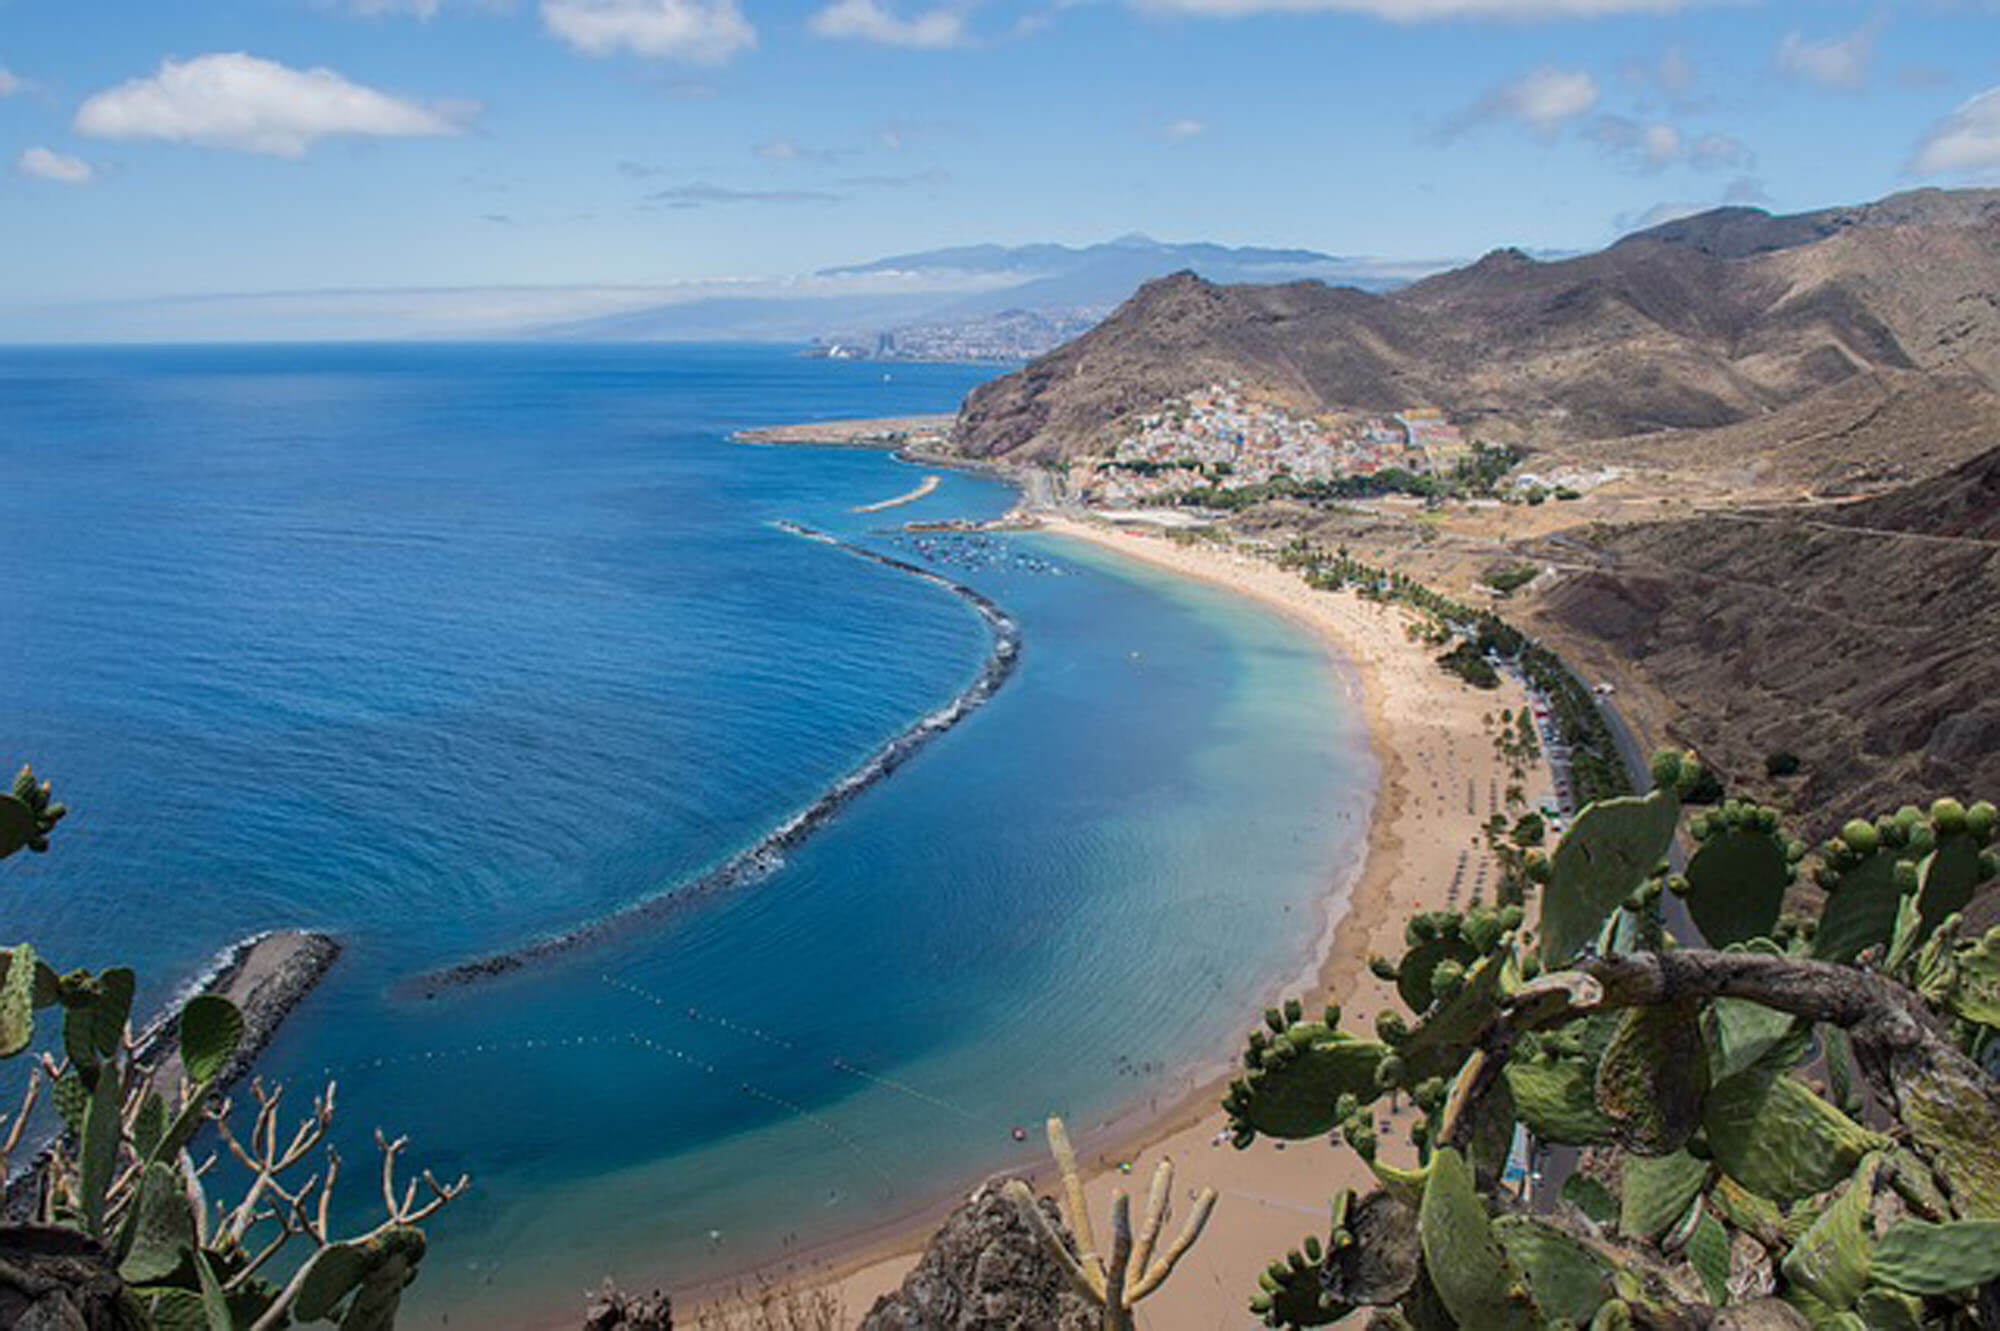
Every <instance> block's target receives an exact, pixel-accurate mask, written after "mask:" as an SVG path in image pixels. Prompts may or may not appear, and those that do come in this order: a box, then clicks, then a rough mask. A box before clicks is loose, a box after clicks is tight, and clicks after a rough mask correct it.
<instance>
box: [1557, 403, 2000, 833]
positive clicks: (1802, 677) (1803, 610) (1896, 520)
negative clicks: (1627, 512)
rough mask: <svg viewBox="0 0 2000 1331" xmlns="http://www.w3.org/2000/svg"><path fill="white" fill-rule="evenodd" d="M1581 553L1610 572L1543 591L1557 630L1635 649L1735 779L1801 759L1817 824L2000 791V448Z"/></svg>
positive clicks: (1611, 540) (1681, 734) (1690, 733)
mask: <svg viewBox="0 0 2000 1331" xmlns="http://www.w3.org/2000/svg"><path fill="white" fill-rule="evenodd" d="M1993 435H1994V438H1995V442H2000V422H1996V423H1995V426H1994V429H1993ZM1580 549H1588V550H1590V551H1591V552H1593V553H1594V554H1595V556H1596V557H1597V559H1598V560H1599V561H1600V563H1601V568H1600V569H1599V570H1598V571H1594V572H1584V573H1575V574H1571V575H1569V576H1568V577H1567V578H1566V579H1565V580H1564V581H1562V582H1561V583H1560V584H1559V585H1557V586H1556V587H1554V588H1552V589H1551V590H1550V591H1549V592H1548V593H1546V595H1545V596H1544V597H1543V598H1542V601H1541V603H1540V607H1539V611H1538V613H1539V616H1540V617H1541V618H1542V619H1543V621H1544V623H1545V624H1546V626H1547V627H1548V628H1550V629H1551V630H1553V631H1554V632H1555V634H1556V636H1557V637H1558V638H1562V637H1566V636H1570V635H1579V636H1583V637H1586V638H1589V639H1593V640H1595V641H1596V642H1597V643H1599V644H1601V645H1602V646H1603V647H1604V648H1606V649H1608V650H1610V651H1612V652H1615V653H1617V654H1619V655H1621V656H1623V657H1625V658H1627V659H1628V660H1630V661H1631V662H1632V663H1633V665H1634V666H1636V667H1637V669H1638V671H1639V673H1640V674H1641V675H1643V676H1644V677H1645V678H1646V679H1647V680H1648V681H1649V683H1650V684H1652V685H1654V686H1656V687H1657V688H1658V689H1659V690H1660V691H1661V692H1662V693H1664V694H1665V695H1666V696H1667V697H1668V698H1669V699H1671V700H1672V702H1673V704H1674V705H1675V707H1676V709H1677V710H1678V716H1677V718H1676V720H1675V722H1674V730H1675V732H1676V735H1677V737H1678V738H1680V739H1683V740H1686V741H1690V742H1693V743H1695V744H1697V745H1698V746H1700V747H1701V748H1702V750H1703V751H1704V752H1705V753H1706V754H1708V755H1709V756H1710V757H1711V758H1713V759H1714V760H1715V761H1717V762H1718V764H1719V765H1720V766H1721V768H1722V770H1723V771H1724V772H1726V773H1729V774H1731V775H1732V776H1735V777H1738V778H1742V777H1752V778H1757V779H1761V777H1762V775H1763V766H1764V758H1765V756H1766V755H1768V754H1770V753H1772V752H1775V751H1778V750H1790V751H1792V752H1795V753H1797V754H1799V755H1800V756H1801V757H1802V758H1804V760H1805V766H1804V770H1803V773H1802V775H1801V776H1800V777H1799V778H1797V784H1796V785H1795V787H1794V789H1793V794H1792V799H1791V803H1792V804H1793V805H1794V806H1795V807H1796V808H1797V809H1798V810H1799V811H1800V812H1801V813H1802V814H1803V815H1805V818H1804V823H1805V825H1807V826H1809V827H1810V828H1811V829H1812V830H1813V831H1814V832H1816V833H1825V832H1826V831H1827V830H1828V824H1829V822H1830V821H1831V820H1836V819H1838V818H1841V817H1844V816H1846V815H1847V814H1849V813H1852V812H1854V811H1856V810H1886V809H1892V808H1894V807H1896V806H1897V805H1899V804H1901V803H1904V802H1906V801H1909V800H1913V799H1917V798H1919V797H1922V796H1924V795H1925V793H1926V792H1929V793H1933V794H1934V793H1937V792H1940V791H1957V792H1961V793H1964V794H1967V795H1968V796H1981V795H1986V794H1989V793H1991V792H1993V791H1996V790H2000V651H1996V650H1995V644H1996V643H2000V448H1995V449H1993V450H1992V451H1989V452H1987V453H1985V454H1984V455H1982V456H1980V457H1978V458H1975V459H1973V460H1972V461H1970V462H1967V463H1965V464H1963V465H1961V466H1959V467H1957V468H1955V469H1953V470H1952V471H1950V472H1948V473H1946V474H1944V475H1941V476H1937V477H1934V478H1933V479H1931V480H1929V481H1925V482H1920V483H1918V484H1914V485H1909V486H1905V487H1903V488H1901V489H1899V490H1896V491H1893V492H1891V493H1889V494H1886V495H1883V496H1881V497H1878V498H1875V499H1871V500H1863V501H1859V502H1856V503H1853V504H1847V505H1840V506H1828V505H1811V506H1801V507H1797V508H1792V509H1786V510H1777V511H1763V512H1758V513H1745V514H1713V515H1709V516H1706V517H1700V518H1695V519H1691V520H1688V521H1683V522H1667V523H1655V524H1643V525H1635V526H1627V527H1615V528H1601V529H1598V530H1595V531H1589V532H1571V533H1566V534H1565V538H1564V541H1563V543H1562V553H1563V555H1564V557H1565V558H1569V559H1574V558H1575V557H1576V555H1577V553H1578V552H1579V550H1580Z"/></svg>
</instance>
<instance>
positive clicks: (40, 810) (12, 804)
mask: <svg viewBox="0 0 2000 1331" xmlns="http://www.w3.org/2000/svg"><path fill="white" fill-rule="evenodd" d="M68 812H69V809H68V808H67V807H66V806H64V805H61V804H56V803H54V802H52V801H51V800H50V798H49V783H48V782H46V781H37V780H35V773H34V771H33V769H31V768H29V767H26V766H23V767H22V768H21V770H20V772H19V773H17V774H16V775H15V777H14V786H13V789H12V790H11V791H9V792H6V793H4V794H0V860H4V859H6V858H7V857H8V856H9V855H12V854H13V853H14V852H15V851H17V850H30V851H34V852H36V853H38V854H39V853H42V852H45V851H47V850H48V848H49V833H50V832H52V831H54V830H55V826H56V824H57V823H59V822H61V821H62V819H63V815H64V814H66V813H68Z"/></svg>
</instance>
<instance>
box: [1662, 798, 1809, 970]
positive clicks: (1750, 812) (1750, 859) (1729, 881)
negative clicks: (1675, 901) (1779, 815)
mask: <svg viewBox="0 0 2000 1331" xmlns="http://www.w3.org/2000/svg"><path fill="white" fill-rule="evenodd" d="M1769 812H1770V811H1769V810H1762V809H1758V808H1756V807H1755V806H1754V805H1750V806H1736V805H1725V806H1724V807H1723V811H1722V813H1721V815H1720V816H1717V817H1711V818H1709V819H1707V820H1705V822H1704V830H1705V831H1706V832H1707V833H1708V835H1707V836H1705V837H1703V838H1702V842H1701V847H1700V849H1698V850H1696V851H1695V853H1694V854H1693V856H1691V857H1690V858H1689V860H1688V865H1687V906H1688V913H1689V914H1690V915H1692V916H1693V917H1694V922H1695V927H1696V928H1698V929H1700V930H1701V936H1702V937H1703V938H1705V939H1707V940H1708V944H1709V946H1710V947H1727V946H1729V945H1730V944H1731V943H1741V942H1745V941H1747V940H1749V939H1752V938H1764V937H1768V936H1769V935H1770V933H1771V930H1772V929H1773V928H1774V927H1775V926H1776V925H1777V923H1778V912H1779V910H1780V909H1781V908H1782V907H1783V905H1784V900H1785V889H1786V888H1787V887H1789V886H1790V885H1791V882H1792V860H1791V856H1790V853H1789V852H1790V847H1789V845H1788V843H1787V841H1786V839H1785V837H1784V836H1783V834H1782V833H1780V832H1779V831H1778V830H1777V822H1776V818H1775V816H1770V817H1767V816H1766V815H1768V814H1769Z"/></svg>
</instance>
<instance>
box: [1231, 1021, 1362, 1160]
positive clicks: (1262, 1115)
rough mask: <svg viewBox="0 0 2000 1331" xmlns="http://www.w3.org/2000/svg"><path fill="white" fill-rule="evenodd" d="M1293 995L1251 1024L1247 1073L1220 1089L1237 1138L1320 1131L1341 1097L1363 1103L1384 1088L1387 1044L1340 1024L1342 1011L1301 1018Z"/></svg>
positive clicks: (1295, 1136) (1297, 1136)
mask: <svg viewBox="0 0 2000 1331" xmlns="http://www.w3.org/2000/svg"><path fill="white" fill-rule="evenodd" d="M1301 1015H1302V1014H1301V1012H1300V1009H1299V1005H1298V1004H1297V1003H1296V1002H1293V1003H1289V1004H1287V1005H1286V1008H1285V1009H1284V1010H1283V1011H1278V1010H1275V1009H1274V1010H1273V1011H1272V1012H1270V1013H1268V1014H1266V1027H1267V1029H1264V1030H1259V1031H1255V1032H1252V1034H1251V1036H1250V1039H1249V1043H1248V1045H1247V1047H1246V1048H1245V1050H1244V1054H1243V1061H1244V1065H1245V1072H1244V1075H1243V1076H1241V1077H1239V1078H1237V1079H1236V1080H1235V1081H1233V1082H1231V1083H1230V1085H1229V1090H1228V1092H1227V1093H1226V1094H1225V1095H1224V1096H1223V1101H1222V1105H1223V1108H1224V1109H1226V1110H1228V1111H1229V1126H1230V1132H1231V1134H1232V1135H1233V1136H1234V1137H1235V1139H1236V1142H1237V1144H1238V1145H1239V1146H1247V1145H1249V1144H1250V1142H1251V1141H1253V1140H1255V1138H1256V1136H1257V1134H1258V1133H1262V1134H1264V1135H1265V1136H1267V1137H1276V1138H1278V1139H1280V1140H1283V1141H1300V1140H1303V1139H1305V1138H1308V1137H1323V1136H1325V1135H1326V1134H1327V1133H1328V1132H1329V1131H1331V1130H1332V1129H1333V1127H1334V1125H1335V1124H1336V1123H1338V1122H1339V1121H1340V1117H1341V1116H1340V1114H1339V1112H1338V1109H1339V1106H1340V1103H1341V1101H1342V1098H1343V1097H1351V1098H1352V1100H1353V1101H1355V1102H1358V1103H1359V1104H1362V1105H1366V1104H1369V1103H1372V1102H1373V1101H1374V1100H1375V1098H1376V1097H1377V1096H1379V1095H1380V1094H1381V1090H1382V1088H1381V1086H1380V1085H1379V1083H1378V1081H1377V1074H1378V1073H1379V1072H1380V1070H1381V1067H1382V1063H1383V1060H1385V1059H1386V1058H1388V1057H1389V1055H1390V1050H1389V1047H1388V1046H1387V1045H1383V1044H1379V1043H1377V1042H1375V1041H1373V1040H1361V1039H1357V1038H1355V1037H1354V1036H1352V1035H1349V1034H1347V1033H1346V1032H1344V1031H1342V1030H1340V1029H1339V1023H1340V1013H1339V1010H1338V1009H1330V1010H1329V1011H1328V1012H1327V1013H1326V1014H1325V1020H1323V1021H1310V1022H1309V1021H1303V1020H1300V1017H1301Z"/></svg>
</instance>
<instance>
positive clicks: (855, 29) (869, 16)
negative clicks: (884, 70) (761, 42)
mask: <svg viewBox="0 0 2000 1331" xmlns="http://www.w3.org/2000/svg"><path fill="white" fill-rule="evenodd" d="M812 30H813V31H814V32H816V33H818V34H819V35H820V36H822V37H856V38H859V39H861V40H862V41H869V42H879V43H881V44H882V45H884V46H914V47H922V48H927V49H931V50H936V49H938V48H941V47H946V46H958V45H960V44H961V43H963V42H964V40H965V15H963V14H961V13H959V12H958V11H957V10H955V9H945V8H938V9H927V10H925V11H924V12H922V13H920V14H918V15H916V16H915V17H914V18H900V17H898V16H897V15H895V14H893V13H891V12H890V11H889V10H887V9H885V8H884V7H883V6H882V4H881V3H880V0H834V2H833V3H832V4H830V5H828V6H827V7H826V8H824V9H822V10H820V11H819V12H818V13H817V14H814V15H813V17H812Z"/></svg>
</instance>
